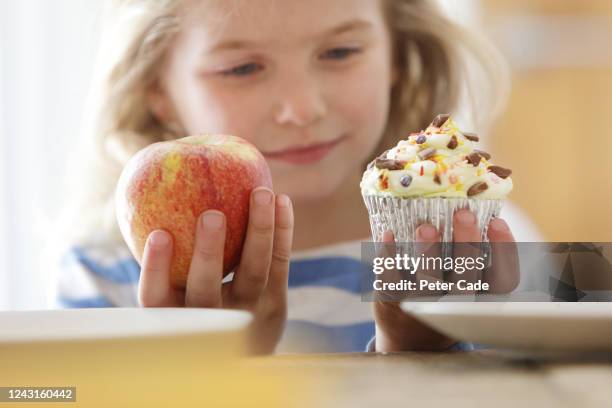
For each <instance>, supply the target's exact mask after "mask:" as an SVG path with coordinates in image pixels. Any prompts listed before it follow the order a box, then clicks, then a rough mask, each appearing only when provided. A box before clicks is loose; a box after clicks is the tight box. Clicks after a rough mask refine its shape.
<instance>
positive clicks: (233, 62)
mask: <svg viewBox="0 0 612 408" xmlns="http://www.w3.org/2000/svg"><path fill="white" fill-rule="evenodd" d="M204 3H205V5H201V4H202V2H195V1H194V2H191V3H190V4H189V5H187V7H186V8H185V14H184V18H183V20H182V23H181V24H182V29H181V31H180V33H179V34H178V36H177V38H176V40H175V42H174V43H173V45H172V46H171V48H170V50H169V53H168V55H167V58H166V61H165V63H164V65H163V67H162V68H161V76H160V81H159V86H158V87H156V89H155V90H153V91H152V92H151V97H150V101H151V105H152V108H153V110H154V111H155V112H156V113H157V115H158V116H159V117H160V119H162V120H170V121H176V122H178V123H179V124H180V125H181V126H182V127H183V128H184V129H185V131H186V132H187V133H188V134H198V133H224V134H233V135H237V136H240V137H242V138H245V139H247V140H249V141H250V142H251V143H253V144H254V145H255V146H256V147H257V148H258V149H259V150H260V151H261V152H262V153H263V154H264V156H265V157H266V159H267V160H268V164H269V166H270V170H271V172H272V177H273V180H274V186H275V190H277V191H282V192H284V193H287V194H289V195H290V196H291V198H292V199H293V200H294V201H296V202H300V201H302V202H303V201H308V200H313V199H318V198H322V197H323V196H327V195H329V194H330V193H332V192H333V191H335V190H336V189H338V188H340V187H342V183H343V182H351V183H355V177H356V176H355V175H356V174H358V172H359V171H360V168H361V165H362V163H363V162H364V161H365V160H366V158H367V157H368V156H370V155H371V154H372V152H373V150H374V148H375V147H376V145H377V144H378V142H379V140H380V138H381V137H382V133H383V130H384V128H385V126H386V122H387V116H388V110H389V99H390V91H391V86H392V76H393V74H392V71H393V70H392V63H391V60H392V57H391V41H390V34H389V32H388V28H387V24H386V21H385V16H384V10H383V4H382V3H383V2H382V1H372V0H334V1H329V0H308V1H304V0H258V1H248V0H246V1H245V0H234V1H228V0H209V1H207V2H204ZM350 176H352V179H351V180H350V181H349V180H347V179H348V178H349V177H350Z"/></svg>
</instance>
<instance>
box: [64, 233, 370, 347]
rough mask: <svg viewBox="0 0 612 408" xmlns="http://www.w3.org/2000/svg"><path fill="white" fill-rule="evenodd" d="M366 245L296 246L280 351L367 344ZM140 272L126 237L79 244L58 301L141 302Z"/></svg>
mask: <svg viewBox="0 0 612 408" xmlns="http://www.w3.org/2000/svg"><path fill="white" fill-rule="evenodd" d="M364 241H367V239H364ZM360 251H361V241H350V242H345V243H340V244H336V245H333V246H328V247H322V248H318V249H314V250H308V251H302V252H294V254H293V255H292V260H291V263H290V270H289V286H288V292H287V302H288V305H287V306H288V316H287V325H286V328H285V331H284V334H283V337H282V339H281V341H280V343H279V346H278V348H277V351H278V352H281V353H282V352H351V351H364V350H366V349H367V347H368V343H369V342H370V340H371V339H372V338H373V336H374V321H373V313H372V304H371V303H370V302H362V301H361V277H362V270H363V268H364V267H367V265H365V264H363V263H361V262H360ZM139 277H140V266H139V265H138V263H137V262H136V260H135V259H134V258H133V257H132V255H131V254H130V252H129V250H128V248H127V246H126V245H125V244H123V243H121V244H99V245H89V246H80V247H73V248H71V249H70V250H69V251H68V253H67V254H66V256H64V257H63V259H62V261H61V268H60V271H59V275H58V282H57V286H56V288H57V289H56V295H55V301H56V303H57V306H59V307H64V308H87V307H137V306H138V280H139ZM370 348H371V344H370Z"/></svg>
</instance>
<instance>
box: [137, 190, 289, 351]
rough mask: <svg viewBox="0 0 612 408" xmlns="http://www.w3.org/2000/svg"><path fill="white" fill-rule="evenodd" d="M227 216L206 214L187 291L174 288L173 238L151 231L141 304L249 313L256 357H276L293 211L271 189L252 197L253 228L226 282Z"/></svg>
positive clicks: (251, 348) (283, 315) (201, 221)
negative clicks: (171, 263)
mask: <svg viewBox="0 0 612 408" xmlns="http://www.w3.org/2000/svg"><path fill="white" fill-rule="evenodd" d="M225 231H226V225H225V216H224V215H223V213H221V212H220V211H216V210H209V211H206V212H204V213H203V214H202V215H201V216H200V218H199V220H198V226H197V229H196V239H195V249H194V253H193V258H192V259H191V267H190V268H189V275H188V278H187V285H186V288H185V289H184V290H177V289H174V288H172V287H171V286H170V261H171V259H172V237H171V235H170V234H169V233H167V232H165V231H163V230H157V231H153V232H151V234H150V235H149V237H148V239H147V243H146V245H145V250H144V254H143V258H142V268H141V269H142V272H141V275H140V282H139V302H140V304H141V305H142V306H144V307H183V306H184V307H210V308H228V309H243V310H248V311H250V312H251V313H253V315H254V320H253V322H252V323H251V325H250V327H249V339H248V347H249V352H250V353H252V354H264V353H272V352H273V351H274V349H275V347H276V345H277V343H278V341H279V339H280V337H281V335H282V332H283V329H284V326H285V320H286V317H287V277H288V272H289V258H290V254H291V244H292V239H293V209H292V206H291V201H290V200H289V197H287V196H286V195H279V196H278V197H275V196H274V193H273V192H272V191H270V190H269V189H267V188H263V187H260V188H257V189H255V190H253V192H252V194H251V203H250V209H249V224H248V227H247V234H246V239H245V242H244V247H243V249H242V254H241V258H240V264H239V265H238V267H237V268H236V271H235V274H234V279H233V280H232V281H231V282H228V283H226V284H222V283H221V281H222V279H223V247H224V244H225Z"/></svg>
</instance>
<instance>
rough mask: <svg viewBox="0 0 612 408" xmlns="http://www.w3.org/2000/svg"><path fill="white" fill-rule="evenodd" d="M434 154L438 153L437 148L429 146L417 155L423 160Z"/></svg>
mask: <svg viewBox="0 0 612 408" xmlns="http://www.w3.org/2000/svg"><path fill="white" fill-rule="evenodd" d="M434 154H436V149H434V148H433V147H428V148H427V149H423V150H421V151H420V152H419V153H418V154H417V155H418V156H419V158H420V159H421V160H427V159H429V158H430V157H433V155H434Z"/></svg>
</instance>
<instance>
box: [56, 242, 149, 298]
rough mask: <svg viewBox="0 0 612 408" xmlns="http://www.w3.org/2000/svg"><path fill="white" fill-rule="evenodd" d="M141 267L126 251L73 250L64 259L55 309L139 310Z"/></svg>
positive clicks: (57, 281)
mask: <svg viewBox="0 0 612 408" xmlns="http://www.w3.org/2000/svg"><path fill="white" fill-rule="evenodd" d="M139 277H140V266H139V265H138V263H137V262H136V260H135V259H134V258H133V257H132V256H131V255H130V254H129V251H126V250H125V249H124V248H108V247H100V248H91V247H89V248H84V247H73V248H70V249H69V251H68V252H67V253H66V254H65V255H64V256H63V257H62V259H61V260H60V264H59V270H58V272H57V277H56V278H57V280H56V282H55V283H56V284H55V288H54V293H53V305H52V306H53V307H55V308H89V307H137V306H138V305H139V304H138V280H139Z"/></svg>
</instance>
